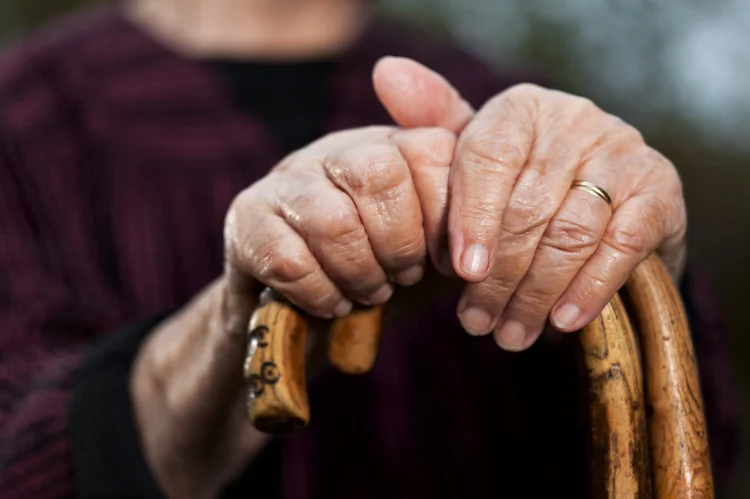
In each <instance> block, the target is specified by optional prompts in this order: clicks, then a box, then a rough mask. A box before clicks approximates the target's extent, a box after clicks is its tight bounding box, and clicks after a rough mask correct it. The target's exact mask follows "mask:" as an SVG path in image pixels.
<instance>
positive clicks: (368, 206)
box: [323, 138, 426, 286]
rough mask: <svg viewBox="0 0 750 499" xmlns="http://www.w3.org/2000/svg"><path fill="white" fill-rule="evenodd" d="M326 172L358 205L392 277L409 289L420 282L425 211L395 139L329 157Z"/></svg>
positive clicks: (380, 259) (349, 147)
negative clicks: (423, 215) (423, 211)
mask: <svg viewBox="0 0 750 499" xmlns="http://www.w3.org/2000/svg"><path fill="white" fill-rule="evenodd" d="M323 169H324V171H325V172H326V175H327V176H328V178H329V179H330V180H331V181H332V182H333V183H334V184H335V185H336V186H337V187H338V188H340V189H341V190H342V191H344V192H346V193H347V194H348V195H349V197H350V198H351V199H352V201H353V202H354V205H355V206H356V207H357V210H358V212H359V217H360V219H361V221H362V225H363V226H364V228H365V231H366V233H367V237H368V239H369V241H370V246H371V247H372V249H373V251H374V253H375V256H376V258H377V260H378V262H380V265H381V266H382V267H383V268H384V269H385V271H386V273H387V274H388V276H389V277H390V278H391V279H393V280H394V281H396V282H398V283H399V284H402V285H405V286H408V285H411V284H415V283H416V282H418V281H419V280H420V279H421V278H422V275H423V273H424V264H425V257H426V246H425V240H424V230H423V228H422V211H421V207H420V203H419V198H418V196H417V193H416V190H415V188H414V184H413V183H412V180H411V172H410V171H409V167H408V165H407V164H406V160H405V159H404V158H403V156H402V155H401V152H400V151H399V149H398V147H397V146H396V144H394V143H393V142H392V141H391V140H390V138H388V139H382V140H372V141H370V142H365V143H362V142H359V141H357V142H353V143H350V144H348V145H346V146H343V147H341V148H339V149H335V150H333V151H332V152H330V153H329V154H328V155H327V156H326V158H325V159H324V161H323Z"/></svg>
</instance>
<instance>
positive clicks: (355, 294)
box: [277, 158, 393, 305]
mask: <svg viewBox="0 0 750 499" xmlns="http://www.w3.org/2000/svg"><path fill="white" fill-rule="evenodd" d="M299 161H305V159H304V158H300V159H299ZM289 177H290V178H287V179H286V180H285V181H286V182H287V183H290V182H291V183H298V184H300V185H299V187H298V188H294V185H292V186H290V187H291V189H290V191H291V192H300V193H302V194H300V195H297V196H294V197H293V198H290V199H279V200H278V201H277V202H278V206H279V209H280V212H281V214H282V216H283V217H284V219H285V220H286V222H287V223H288V224H289V225H290V226H291V227H292V228H293V229H294V230H295V231H297V233H298V234H299V235H300V236H302V238H303V239H304V240H305V241H306V242H307V245H308V247H309V248H310V251H311V252H312V254H313V255H314V256H315V258H316V259H317V260H318V262H319V263H320V264H321V266H322V268H323V270H324V271H325V272H326V275H327V276H328V278H329V279H331V280H332V281H333V282H334V284H336V286H337V287H338V289H339V290H340V291H341V292H342V293H344V294H345V295H346V296H347V297H348V298H350V299H352V300H356V301H358V302H360V303H363V304H366V305H379V304H382V303H385V302H387V301H388V299H389V298H390V297H391V295H392V294H393V287H392V286H391V285H390V284H389V283H388V279H387V276H386V274H385V270H383V268H382V267H381V266H380V264H379V263H378V261H377V258H376V257H375V253H374V252H373V250H372V248H371V246H370V241H369V240H368V237H367V232H366V231H365V228H364V226H363V225H362V221H361V220H360V216H359V213H358V211H357V207H356V206H355V205H354V202H353V201H352V200H351V198H350V197H349V196H348V195H347V194H346V193H344V192H342V191H341V190H340V189H338V188H337V187H336V186H334V185H333V184H331V182H330V181H329V180H328V179H327V178H325V177H324V176H323V175H318V174H317V172H316V173H315V174H310V175H306V174H305V173H304V172H302V171H299V172H298V173H297V174H296V175H294V176H293V177H292V176H289Z"/></svg>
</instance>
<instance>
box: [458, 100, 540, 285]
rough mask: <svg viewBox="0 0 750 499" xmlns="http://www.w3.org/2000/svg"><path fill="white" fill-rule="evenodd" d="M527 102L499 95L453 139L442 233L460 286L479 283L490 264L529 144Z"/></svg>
mask: <svg viewBox="0 0 750 499" xmlns="http://www.w3.org/2000/svg"><path fill="white" fill-rule="evenodd" d="M527 102H529V99H527V98H526V96H525V95H524V94H522V93H520V94H519V91H508V92H505V93H503V94H501V95H500V96H498V97H496V98H495V99H493V100H491V101H490V102H489V103H488V104H487V105H486V106H485V107H484V108H483V109H482V110H481V111H480V112H479V113H478V114H477V116H476V118H475V119H474V120H473V121H472V122H471V123H470V124H469V125H468V126H467V127H466V129H465V130H464V131H463V133H462V134H461V137H460V138H459V141H458V145H457V148H456V154H455V157H454V163H453V167H452V169H451V199H450V213H449V218H448V230H449V235H450V246H451V255H452V258H453V266H454V268H455V270H456V273H457V274H458V275H459V277H461V278H462V279H464V280H466V281H470V282H480V281H483V280H485V279H486V278H487V277H488V276H489V273H490V268H491V263H492V262H494V260H495V249H496V248H495V247H496V244H495V243H496V241H497V236H498V234H499V233H500V230H501V224H502V220H503V214H504V212H505V207H506V205H507V204H508V200H509V198H510V194H511V191H512V189H513V186H514V185H515V183H516V179H517V177H518V175H519V174H520V173H521V170H522V169H523V168H524V166H525V164H526V161H527V158H528V156H529V153H530V151H531V147H532V143H533V140H534V134H535V132H534V128H535V124H534V113H535V111H534V110H533V109H531V108H530V107H529V106H528V105H527V104H526V103H527Z"/></svg>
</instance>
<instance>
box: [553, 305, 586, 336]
mask: <svg viewBox="0 0 750 499" xmlns="http://www.w3.org/2000/svg"><path fill="white" fill-rule="evenodd" d="M580 316H581V309H579V308H578V307H576V306H575V305H573V304H572V303H566V304H565V305H563V306H561V307H560V308H558V309H557V310H556V311H555V313H554V314H552V322H553V323H554V325H555V327H556V328H558V329H563V330H570V329H571V328H572V327H573V326H575V323H576V322H577V321H578V318H579V317H580Z"/></svg>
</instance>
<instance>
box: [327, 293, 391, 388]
mask: <svg viewBox="0 0 750 499" xmlns="http://www.w3.org/2000/svg"><path fill="white" fill-rule="evenodd" d="M383 310H384V307H383V306H382V305H381V306H378V307H370V308H364V309H355V310H354V311H353V312H352V313H351V314H349V315H348V316H346V317H343V318H341V319H337V320H335V321H333V324H331V330H330V333H329V338H328V341H329V344H328V361H329V362H330V363H331V365H332V366H334V367H336V368H337V369H338V370H339V371H341V372H344V373H347V374H365V373H367V372H370V370H371V369H372V366H373V365H374V364H375V358H376V357H377V354H378V343H379V342H380V333H381V332H382V329H383Z"/></svg>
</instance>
